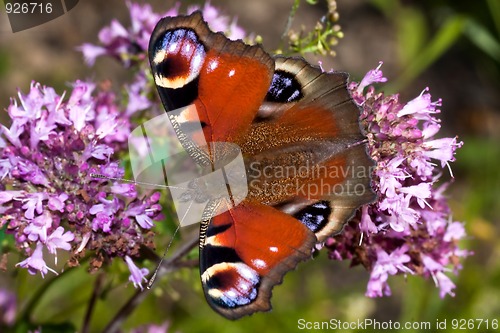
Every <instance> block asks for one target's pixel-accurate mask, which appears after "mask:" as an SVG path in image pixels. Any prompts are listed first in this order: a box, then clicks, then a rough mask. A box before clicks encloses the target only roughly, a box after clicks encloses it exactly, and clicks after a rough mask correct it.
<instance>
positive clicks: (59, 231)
mask: <svg viewBox="0 0 500 333" xmlns="http://www.w3.org/2000/svg"><path fill="white" fill-rule="evenodd" d="M7 112H8V115H9V117H10V119H11V124H10V126H3V125H2V126H1V128H0V138H3V139H2V141H1V142H0V178H1V179H2V181H1V185H0V204H1V206H0V228H3V227H5V228H6V229H5V230H6V232H7V233H9V234H13V235H14V238H15V242H16V245H17V247H18V248H19V250H20V251H21V252H24V253H25V254H26V255H28V257H27V258H26V259H25V260H23V261H21V262H19V263H18V264H17V266H20V267H23V268H26V269H28V271H29V272H30V273H31V274H35V273H37V272H40V273H41V274H42V276H44V275H45V274H47V272H48V271H51V272H54V273H56V272H55V270H54V269H52V268H50V267H49V265H48V264H47V263H46V261H45V259H44V257H46V255H45V254H44V250H45V251H46V252H48V254H50V255H51V256H53V257H54V258H55V261H56V262H55V264H56V265H57V251H58V250H63V251H70V252H71V254H72V258H71V262H70V263H69V264H70V265H76V264H77V263H78V259H79V258H80V257H83V256H84V255H85V252H86V251H95V250H99V251H98V252H95V254H94V255H93V258H92V260H91V263H90V265H91V269H98V268H99V267H100V266H101V265H102V261H103V260H104V259H105V258H104V257H103V255H104V254H105V255H106V256H107V258H113V257H117V256H118V257H122V258H125V256H127V255H130V256H134V255H137V253H138V250H139V247H140V246H143V245H144V246H150V247H152V234H151V233H150V232H149V229H151V227H152V226H153V220H155V219H160V218H161V214H160V211H161V207H160V205H159V204H158V200H159V198H160V195H159V193H154V194H151V195H149V196H146V197H144V198H139V196H138V193H137V191H136V188H135V186H134V185H130V184H123V183H119V182H109V181H108V180H106V179H102V178H98V179H95V178H92V177H91V174H92V173H95V174H102V175H105V176H107V177H113V178H119V177H123V175H124V169H123V167H121V166H120V165H119V163H118V162H117V161H115V160H112V158H113V157H114V158H116V157H117V156H116V153H119V152H120V151H121V150H123V149H124V148H125V142H126V140H127V138H128V135H129V133H130V126H131V125H130V121H129V117H128V116H127V115H126V113H125V112H124V111H123V110H120V108H119V107H118V106H117V105H116V104H115V96H114V94H113V93H111V92H109V91H98V92H96V87H95V85H94V84H93V83H89V82H81V81H77V82H75V83H74V84H73V87H72V91H71V93H70V94H69V96H68V98H65V93H64V94H62V95H58V94H57V93H56V91H55V90H54V89H53V88H50V87H43V86H41V85H40V84H38V83H32V85H31V89H30V91H29V92H28V94H26V95H24V94H22V93H21V92H20V93H19V95H18V100H15V99H12V101H11V104H10V105H9V107H8V108H7Z"/></svg>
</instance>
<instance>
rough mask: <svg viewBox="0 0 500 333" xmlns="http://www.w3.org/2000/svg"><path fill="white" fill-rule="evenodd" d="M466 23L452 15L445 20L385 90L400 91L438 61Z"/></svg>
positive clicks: (463, 19)
mask: <svg viewBox="0 0 500 333" xmlns="http://www.w3.org/2000/svg"><path fill="white" fill-rule="evenodd" d="M466 22H467V19H466V18H465V17H463V16H461V15H454V16H452V17H450V18H449V19H447V20H446V21H445V23H444V24H443V25H442V26H441V28H440V29H439V31H438V33H437V34H436V35H435V37H434V38H433V39H432V40H431V41H430V42H429V44H428V45H427V46H426V47H424V49H423V50H422V51H421V52H420V54H419V55H418V56H417V57H416V58H415V59H414V60H413V61H412V62H411V64H408V66H407V68H406V70H405V71H404V72H403V74H401V76H400V77H399V78H398V79H397V80H395V81H394V83H393V84H391V85H390V87H387V90H388V91H394V90H396V89H397V90H401V89H402V88H403V87H404V86H406V85H407V84H409V83H410V82H411V81H413V80H414V79H415V78H416V77H417V76H419V75H420V74H421V73H422V72H423V71H424V70H425V69H426V68H427V67H429V66H430V65H431V64H432V63H434V62H435V61H436V60H437V59H439V57H440V56H441V55H442V54H443V53H445V52H446V51H447V50H448V49H449V48H450V47H451V46H452V45H453V44H454V43H455V42H456V41H457V40H458V38H459V37H460V36H461V35H462V31H463V30H464V26H465V24H466ZM395 88H396V89H395Z"/></svg>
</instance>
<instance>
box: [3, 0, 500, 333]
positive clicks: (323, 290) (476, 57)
mask: <svg viewBox="0 0 500 333" xmlns="http://www.w3.org/2000/svg"><path fill="white" fill-rule="evenodd" d="M150 3H152V4H153V7H154V8H155V9H156V10H157V11H163V10H165V9H166V8H170V7H171V6H173V5H174V2H173V1H150ZM292 3H293V1H291V0H288V1H285V0H276V1H267V0H256V1H222V0H220V1H217V0H212V4H213V5H214V6H217V7H218V8H221V9H222V11H223V12H224V13H225V14H228V15H232V16H237V17H238V23H239V24H240V25H241V26H242V27H243V28H245V29H246V31H251V32H254V33H255V34H258V35H261V36H262V37H263V40H264V46H265V48H266V49H268V50H273V49H275V48H277V47H278V45H279V38H280V36H281V33H282V31H283V29H284V26H285V23H286V19H287V16H288V13H289V10H290V8H291V5H292ZM337 4H338V11H339V13H340V22H339V23H340V25H341V26H342V30H343V32H344V34H345V37H344V39H342V40H340V43H339V45H338V46H337V47H336V48H335V51H336V52H337V57H335V58H333V59H328V60H325V59H323V62H324V67H325V68H330V67H333V68H335V69H338V70H344V71H348V72H350V73H351V75H352V77H353V79H355V80H359V79H361V78H362V76H363V75H364V73H365V72H366V71H368V70H369V69H372V68H374V67H376V65H377V64H378V61H379V60H383V61H384V66H383V68H382V69H383V71H384V74H385V76H386V77H388V78H389V84H388V85H386V86H385V87H384V90H385V91H386V92H390V93H393V92H400V94H401V98H402V100H404V101H406V100H409V99H412V98H413V97H415V96H417V95H418V94H420V92H421V91H422V90H423V89H424V88H425V87H426V86H428V87H430V89H431V90H430V92H431V94H432V96H433V99H434V100H435V99H437V98H439V97H441V98H443V107H442V114H441V116H440V117H441V119H442V125H443V130H442V132H441V133H440V135H441V136H445V135H446V136H454V135H458V136H459V138H460V140H462V141H464V143H465V144H464V146H463V147H462V148H461V149H460V150H459V151H458V154H457V156H456V157H457V162H456V163H453V165H452V169H453V173H454V176H455V179H454V181H453V184H452V186H451V187H450V189H449V191H448V196H449V198H450V204H451V206H452V210H453V219H454V220H457V221H464V222H465V223H466V224H465V225H466V229H467V231H468V234H469V237H468V238H467V240H466V241H465V242H464V244H463V247H464V248H467V249H469V250H471V251H473V252H474V255H473V256H471V257H469V258H467V259H466V260H465V261H464V263H463V269H462V271H461V272H460V274H459V276H458V277H454V278H453V280H454V282H455V283H456V284H457V288H456V290H455V292H456V297H454V298H452V297H449V296H448V297H445V298H444V299H440V298H439V292H438V289H436V288H435V287H434V284H433V281H423V280H422V279H420V278H416V277H411V276H410V277H407V278H404V277H403V276H399V277H392V278H390V279H389V283H390V286H391V288H392V291H393V295H392V297H388V298H380V299H369V298H366V297H365V296H364V292H365V288H366V283H367V281H368V273H367V272H366V271H364V269H362V268H361V267H356V268H353V269H351V268H349V263H347V262H333V261H329V260H328V259H327V258H326V253H320V255H319V257H317V258H316V259H315V260H311V261H309V262H307V263H303V264H301V265H299V267H298V269H297V270H296V271H294V272H290V273H288V274H287V275H286V277H285V281H284V284H283V285H281V286H278V287H277V288H275V289H274V296H273V307H274V309H273V311H272V312H270V313H266V314H256V315H253V316H252V317H249V318H244V319H241V320H239V321H236V322H232V321H228V320H225V319H223V318H221V317H219V316H218V315H216V314H215V313H214V312H213V311H212V310H211V309H210V308H209V306H208V305H207V304H206V302H205V299H204V296H203V293H202V290H201V284H200V281H199V273H198V270H197V269H182V270H180V271H178V272H175V273H173V274H171V275H168V276H167V277H165V278H162V279H161V280H159V281H157V284H156V288H155V289H154V291H153V292H152V293H151V294H150V295H148V296H147V297H146V299H145V301H144V302H143V303H142V304H141V305H140V306H139V307H138V308H137V309H136V311H135V312H133V314H132V315H131V316H130V317H129V318H128V319H127V321H126V322H125V324H124V328H125V330H127V329H128V328H130V327H134V326H137V325H138V324H141V323H151V322H157V323H159V322H163V321H165V320H168V321H169V322H170V323H171V325H172V328H171V329H170V331H171V332H174V331H180V332H189V333H190V332H207V331H208V332H218V333H223V332H231V333H237V332H255V331H261V332H298V331H307V330H300V329H299V327H298V321H299V320H300V319H304V320H306V321H329V320H330V319H339V320H343V321H357V320H358V319H364V318H375V319H377V320H378V321H389V320H392V321H393V322H395V321H399V322H405V321H427V322H431V323H432V325H433V327H435V326H434V325H435V323H436V320H439V321H443V320H445V319H447V324H448V325H447V326H448V328H447V329H446V330H442V332H453V331H454V330H453V329H452V328H451V320H452V319H485V320H486V319H489V320H490V321H491V320H492V319H497V320H500V259H499V258H500V242H499V241H498V237H499V236H500V171H499V169H500V168H499V163H500V1H499V0H483V1H452V0H449V1H446V0H427V1H422V0H413V1H411V0H372V1H364V0H338V1H337ZM182 6H183V7H184V6H186V2H184V1H183V2H182ZM325 8H326V5H325V4H323V3H322V2H321V0H320V1H319V4H318V5H317V6H310V5H308V4H306V3H305V1H303V3H302V4H301V7H300V9H299V12H298V13H297V17H296V22H295V26H296V27H300V25H302V24H304V25H305V26H306V27H307V26H309V27H310V28H312V27H313V26H314V22H316V20H318V19H319V18H320V17H321V15H322V14H323V13H324V10H325ZM113 18H116V19H118V20H119V21H120V22H122V23H123V24H124V25H125V26H127V25H128V23H129V17H128V12H127V8H126V6H125V3H124V2H123V1H118V0H107V1H106V4H105V5H104V2H102V1H97V0H82V1H80V3H79V4H78V5H77V7H75V8H74V9H73V10H72V11H71V12H69V13H68V14H67V15H64V16H62V17H60V18H58V19H56V20H54V21H52V22H49V23H47V24H45V25H43V26H39V27H36V28H33V29H30V30H27V31H23V32H19V33H16V34H13V33H12V32H10V28H9V26H8V22H7V17H6V14H5V11H4V10H3V9H0V108H1V109H4V108H5V107H7V106H8V104H9V97H11V96H15V95H16V94H17V88H20V89H21V90H23V91H25V92H26V91H27V90H28V89H29V85H30V82H31V80H36V81H39V82H41V83H42V84H45V85H50V86H54V87H56V89H57V90H58V91H59V92H62V91H63V90H64V89H67V83H68V82H71V81H73V80H75V79H83V78H91V79H94V80H96V81H100V80H106V79H110V80H111V81H112V82H113V84H114V88H115V89H118V88H119V85H120V83H121V82H123V81H124V80H126V79H127V78H130V77H131V73H130V72H127V70H126V69H124V68H123V67H122V66H121V65H119V64H118V63H116V62H114V61H113V60H112V59H99V60H98V61H97V63H96V66H95V67H94V68H92V69H90V70H89V69H88V68H87V67H86V66H85V65H84V64H83V61H82V57H81V54H80V53H78V52H77V51H76V50H75V48H76V47H77V46H78V45H81V44H82V43H84V42H92V43H96V42H97V33H98V31H99V30H100V29H101V28H102V27H103V26H104V25H107V24H109V22H110V21H111V19H113ZM310 60H312V59H310ZM314 60H316V59H314ZM0 122H2V123H5V122H7V119H6V117H5V115H4V114H3V112H2V115H1V116H0ZM444 172H445V173H446V172H447V171H446V170H444ZM444 178H445V179H449V176H448V175H447V174H445V177H444ZM159 228H161V229H162V230H166V229H169V228H171V226H160V227H159ZM167 239H168V238H167V237H163V238H161V239H159V240H158V244H159V245H158V246H159V248H160V249H163V247H164V246H162V244H166V242H167ZM0 241H3V240H1V239H0ZM195 255H196V253H194V254H193V259H195ZM63 259H64V258H60V260H63ZM20 260H21V259H20V257H18V256H17V255H15V254H13V255H11V256H9V267H10V268H12V266H13V265H14V264H15V263H16V262H18V261H20ZM127 275H128V272H127V270H126V268H125V267H124V265H122V264H121V263H118V262H115V263H114V265H113V267H111V269H110V273H108V274H106V276H105V277H103V280H104V282H103V283H104V284H105V285H106V286H107V290H108V292H107V293H106V295H105V297H103V298H102V299H100V300H99V301H98V302H97V308H96V309H95V310H94V317H93V326H92V331H96V332H98V331H100V330H102V328H103V327H104V326H105V325H106V324H107V323H108V322H109V320H110V319H111V318H112V317H113V315H114V314H115V313H116V312H117V310H118V309H119V308H120V307H121V306H122V305H123V304H124V303H125V302H126V301H127V299H128V297H129V296H130V295H132V294H133V293H134V289H133V287H132V285H130V284H127V285H124V284H119V283H118V282H119V281H125V280H126V276H127ZM98 278H99V275H92V276H91V275H89V274H87V273H86V267H84V265H83V266H82V267H80V268H77V269H74V270H71V271H68V272H67V273H66V274H65V275H64V276H63V277H62V278H61V279H59V281H57V283H54V284H51V279H53V276H52V275H49V276H48V277H47V278H46V279H45V280H42V279H41V278H40V277H39V276H35V277H33V276H29V275H28V274H26V272H25V271H23V272H18V273H17V274H16V273H13V270H9V271H7V272H0V287H3V288H8V289H11V290H15V291H16V292H17V293H18V295H19V297H20V299H19V303H20V304H19V305H20V307H21V309H26V306H28V305H29V304H30V303H29V302H30V299H31V298H32V297H33V295H34V293H36V292H37V291H41V290H44V291H45V292H44V294H43V295H44V296H43V297H42V298H41V301H40V302H39V303H37V304H36V305H35V306H34V308H33V312H32V317H31V321H32V322H35V323H47V322H53V323H59V324H61V325H62V326H57V325H56V326H54V328H53V329H54V331H59V330H61V329H62V328H63V327H67V326H65V324H64V323H65V322H71V323H72V324H73V325H75V326H76V327H80V325H81V321H82V320H83V319H82V318H83V316H84V314H85V310H86V307H85V305H86V303H87V302H88V299H89V298H90V296H91V293H92V288H93V285H94V283H95V280H96V279H98ZM482 328H483V329H479V330H475V331H478V332H493V331H497V330H493V329H491V326H490V329H489V330H487V329H485V326H484V324H483V326H482ZM343 331H344V332H349V330H343ZM358 331H359V332H366V331H371V330H370V329H364V330H362V329H361V330H352V332H358ZM393 331H397V330H393ZM401 331H403V330H401ZM417 331H418V330H415V332H417ZM432 331H434V330H432ZM44 332H47V330H44ZM404 332H410V330H404Z"/></svg>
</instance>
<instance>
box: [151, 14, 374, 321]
mask: <svg viewBox="0 0 500 333" xmlns="http://www.w3.org/2000/svg"><path fill="white" fill-rule="evenodd" d="M149 61H150V64H151V68H152V72H153V77H154V81H155V84H156V86H157V89H158V93H159V95H160V98H161V101H162V103H163V105H164V107H165V110H166V111H167V114H168V113H169V111H172V110H174V109H179V108H181V107H186V106H189V105H194V106H195V107H194V108H192V107H189V108H184V109H183V111H182V112H181V113H180V114H179V113H177V114H176V115H175V116H171V117H170V119H171V121H172V123H173V127H174V129H175V131H176V134H177V136H178V138H179V140H180V141H181V143H182V145H183V146H185V148H186V150H187V151H188V152H189V153H190V154H191V155H192V157H193V158H194V159H195V160H196V161H197V163H200V164H204V165H211V164H212V165H213V164H214V159H215V158H216V156H215V155H217V154H224V152H223V151H222V152H221V151H217V152H215V151H213V150H211V149H210V145H205V146H202V145H200V144H199V143H200V142H206V143H214V142H228V143H233V144H236V145H238V146H239V147H240V149H241V152H242V154H243V158H244V164H245V170H246V180H247V182H248V193H247V195H246V197H245V198H244V199H243V201H241V202H239V201H238V202H239V203H238V204H236V205H235V204H234V201H233V200H232V199H231V198H229V199H228V198H220V199H213V200H210V201H209V202H208V204H207V206H206V208H205V210H204V212H203V217H202V221H201V229H200V274H201V281H202V285H203V289H204V293H205V297H206V299H207V301H208V303H209V304H210V305H211V307H212V308H213V309H214V310H215V311H217V312H218V313H220V314H221V315H223V316H224V317H226V318H229V319H237V318H240V317H242V316H244V315H249V314H252V313H254V312H256V311H268V310H270V309H271V304H270V298H271V291H272V288H273V286H274V285H276V284H279V283H281V282H282V279H283V276H284V274H285V273H286V272H287V271H289V270H291V269H294V268H295V267H296V265H297V264H298V263H299V262H300V261H304V260H307V259H309V258H310V257H311V253H312V250H313V248H314V246H315V244H316V243H319V242H323V241H324V240H325V239H326V238H327V237H328V236H330V235H333V234H336V233H339V232H341V230H342V227H343V226H344V224H345V223H346V222H347V221H348V220H349V219H350V218H351V217H352V216H353V215H354V213H355V211H356V210H357V209H358V208H359V207H360V206H362V205H364V204H367V203H369V202H371V201H373V200H374V198H375V195H374V193H373V191H372V190H371V187H370V172H369V170H370V168H371V167H372V165H373V161H372V160H371V159H370V158H369V157H368V155H367V153H366V140H365V137H364V135H363V133H362V131H361V130H360V125H359V120H358V118H359V114H360V112H359V109H358V107H357V106H356V104H355V103H354V101H353V100H352V98H351V96H350V94H349V91H348V90H347V79H348V75H347V74H346V73H341V72H330V73H325V72H322V71H321V70H320V69H319V68H316V67H313V66H311V65H310V64H308V63H307V62H306V61H305V60H303V59H301V58H288V57H280V56H278V57H272V56H270V55H269V54H267V53H266V52H265V51H264V50H263V49H262V48H261V47H260V46H256V45H253V46H251V45H246V44H245V43H244V42H242V41H241V40H238V41H232V40H229V39H228V38H226V37H225V36H224V35H223V34H222V33H214V32H212V31H210V29H209V28H208V26H207V23H206V22H205V21H204V20H203V17H202V15H201V13H199V12H195V13H193V14H191V15H189V16H178V17H165V18H163V19H161V20H160V21H159V22H158V24H157V25H156V27H155V29H154V31H153V34H152V36H151V39H150V44H149ZM195 120H196V121H199V123H200V122H201V127H198V128H199V129H198V130H197V131H193V130H192V126H190V124H191V123H192V122H193V121H195Z"/></svg>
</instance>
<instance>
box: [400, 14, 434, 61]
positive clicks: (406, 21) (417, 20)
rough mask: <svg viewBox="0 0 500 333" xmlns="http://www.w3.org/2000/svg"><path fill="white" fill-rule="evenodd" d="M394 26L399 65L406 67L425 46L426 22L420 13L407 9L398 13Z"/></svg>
mask: <svg viewBox="0 0 500 333" xmlns="http://www.w3.org/2000/svg"><path fill="white" fill-rule="evenodd" d="M396 25H397V29H396V31H397V34H398V47H399V55H400V60H401V65H402V66H403V67H406V66H407V65H408V64H409V63H410V61H412V60H413V59H415V58H416V57H417V55H418V54H419V52H420V51H421V50H422V48H423V47H424V45H425V41H426V39H427V34H428V31H427V22H426V20H425V17H424V15H423V13H422V12H421V11H418V10H415V9H413V8H409V7H408V8H403V9H401V10H399V11H398V15H397V19H396Z"/></svg>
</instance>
